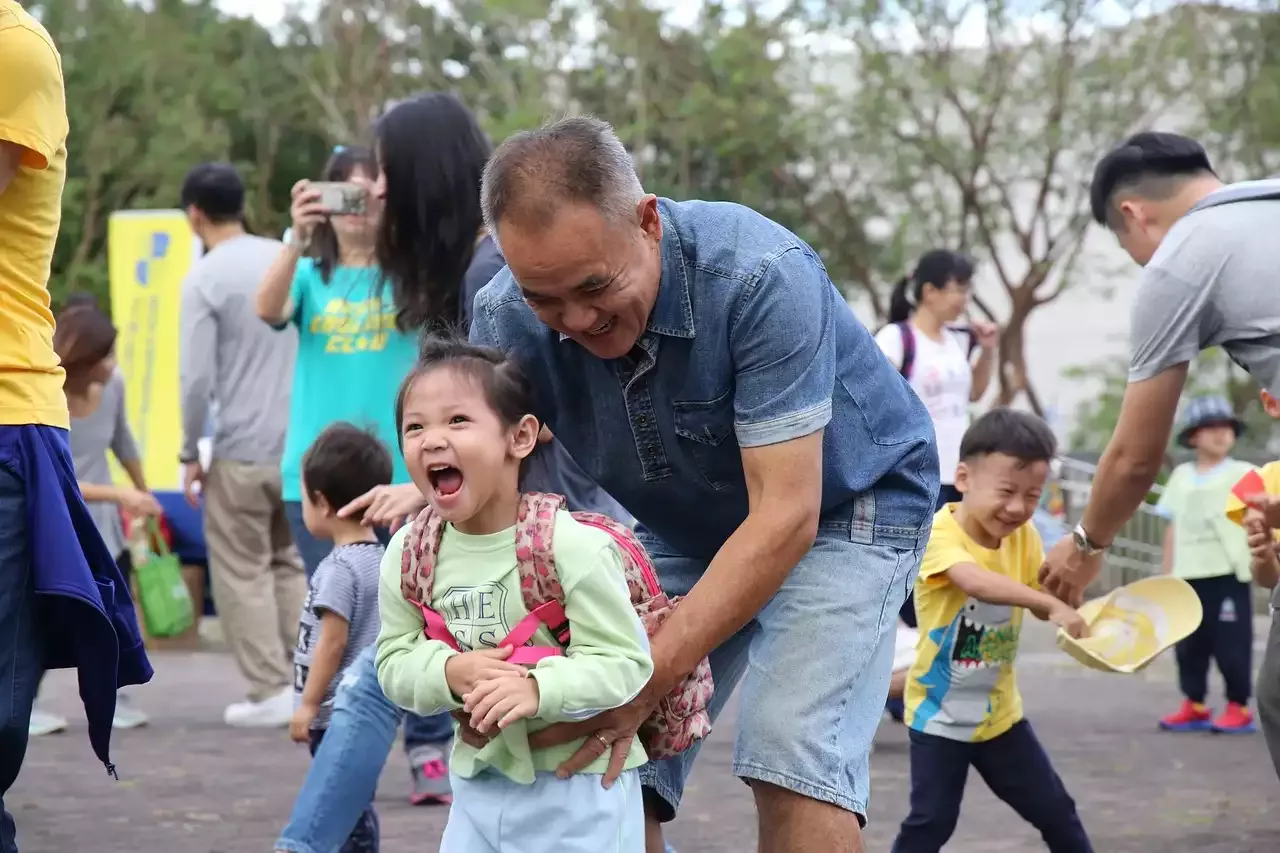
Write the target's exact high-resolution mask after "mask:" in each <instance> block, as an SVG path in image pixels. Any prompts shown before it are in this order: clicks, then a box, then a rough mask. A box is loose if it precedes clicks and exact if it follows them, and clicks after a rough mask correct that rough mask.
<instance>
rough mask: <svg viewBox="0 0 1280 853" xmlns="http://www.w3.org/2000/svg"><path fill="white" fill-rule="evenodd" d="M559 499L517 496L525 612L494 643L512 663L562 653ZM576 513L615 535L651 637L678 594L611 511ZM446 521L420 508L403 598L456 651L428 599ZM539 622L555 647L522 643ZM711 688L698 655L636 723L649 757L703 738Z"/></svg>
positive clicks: (407, 550)
mask: <svg viewBox="0 0 1280 853" xmlns="http://www.w3.org/2000/svg"><path fill="white" fill-rule="evenodd" d="M564 502H565V499H564V497H562V496H561V495H552V494H545V493H542V492H528V493H525V494H524V495H523V496H522V497H521V501H520V510H519V514H518V516H517V520H516V561H517V564H518V567H519V572H520V592H521V595H522V597H523V598H524V605H525V608H526V609H527V610H528V611H529V615H528V616H526V617H525V618H524V619H522V620H521V621H520V623H519V624H518V625H516V627H515V628H513V629H512V630H511V633H510V634H508V635H507V636H506V638H505V639H504V640H502V641H501V642H500V643H499V645H502V646H514V647H515V651H514V652H512V654H511V656H510V657H509V658H507V660H508V661H510V662H512V663H519V664H524V665H526V666H531V665H533V664H535V663H537V662H538V661H539V660H541V659H543V658H545V657H549V656H554V655H562V654H564V646H566V645H568V642H569V622H568V619H567V618H566V617H565V613H564V590H563V589H561V587H560V579H559V577H558V576H557V574H556V563H555V556H554V555H553V554H552V550H551V543H552V534H553V533H554V532H555V520H556V513H557V512H558V511H559V510H560V509H562V508H563V507H564ZM573 518H574V519H575V520H576V521H578V522H579V523H580V524H586V525H588V526H590V527H595V528H599V529H600V530H603V531H605V532H606V533H608V534H609V535H610V536H612V537H613V539H614V542H615V543H616V544H617V546H618V551H619V552H620V553H621V555H622V565H623V571H624V573H625V575H626V581H627V588H628V590H629V591H630V592H631V603H632V605H634V606H635V609H636V613H637V614H638V615H639V616H640V620H641V622H643V623H644V627H645V630H646V631H647V632H648V634H649V635H650V636H653V634H654V633H655V632H656V631H657V630H658V629H659V628H660V627H661V626H662V623H663V622H665V621H666V619H667V617H668V616H670V615H671V612H672V610H673V609H674V608H675V606H676V604H677V603H679V600H680V599H679V598H670V597H668V596H667V594H666V593H664V592H663V591H662V587H661V586H659V584H658V575H657V572H655V571H654V568H653V562H652V560H650V559H649V555H648V554H647V553H645V550H644V546H642V545H641V544H640V542H639V541H637V540H636V538H635V535H634V534H633V533H632V532H631V530H629V529H628V528H627V527H626V526H624V525H622V524H619V523H618V522H616V521H614V520H613V519H611V518H609V517H608V516H605V515H600V514H598V513H592V512H575V513H573ZM444 525H445V522H444V521H443V519H441V518H440V517H439V516H438V515H436V514H435V512H434V511H433V510H432V509H431V507H427V508H426V509H424V510H423V511H422V512H421V513H420V514H419V515H418V517H417V518H416V519H415V520H414V522H413V526H412V528H411V529H410V531H409V533H408V536H407V537H406V539H405V545H404V553H403V556H402V557H401V563H400V590H401V592H402V593H403V595H404V597H405V599H406V600H408V601H411V602H413V604H415V605H416V606H417V607H418V609H419V610H421V611H422V618H423V621H424V622H425V625H426V627H425V629H424V631H423V633H424V634H426V636H427V637H429V638H431V639H433V640H439V641H440V642H442V643H446V644H448V645H449V646H450V647H452V648H454V649H458V650H459V651H461V650H462V649H461V648H460V647H459V646H458V642H457V640H456V639H455V638H454V637H453V635H452V634H451V633H450V632H449V629H448V625H447V623H446V622H445V620H444V617H443V616H441V615H440V614H439V613H437V612H436V611H434V610H432V609H431V608H430V606H429V603H430V601H431V590H432V585H433V580H434V575H435V561H436V556H437V555H438V554H439V551H440V540H441V537H442V536H443V534H444ZM541 625H546V626H547V628H548V630H550V632H551V634H552V636H554V637H555V638H556V639H557V640H558V641H559V642H560V646H558V647H554V648H548V647H539V646H526V645H525V644H526V643H527V642H529V640H530V638H532V637H533V635H534V633H535V632H536V631H537V630H538V628H539V627H540V626H541ZM713 692H714V686H713V684H712V681H711V665H710V663H708V661H707V659H706V658H703V659H702V661H701V662H700V663H699V664H698V666H697V667H696V668H695V669H694V670H693V672H691V673H690V674H689V675H687V676H686V677H685V679H684V680H683V681H682V682H680V684H679V685H678V686H677V687H676V688H675V689H674V690H672V691H671V693H670V694H668V695H667V696H665V697H663V699H662V701H661V702H660V703H659V704H658V708H657V710H655V711H654V713H653V716H651V717H650V718H649V719H648V720H646V721H645V723H644V724H643V725H642V726H641V727H640V732H639V735H640V741H641V743H643V744H644V747H645V751H646V752H648V754H649V757H650V758H654V759H658V758H668V757H670V756H672V755H677V754H679V753H681V752H683V751H684V750H686V749H688V748H689V747H690V746H692V745H693V743H694V742H695V741H697V740H699V739H701V738H703V737H706V735H707V733H708V732H710V731H711V718H710V716H709V715H708V713H707V704H708V702H710V700H711V695H712V693H713Z"/></svg>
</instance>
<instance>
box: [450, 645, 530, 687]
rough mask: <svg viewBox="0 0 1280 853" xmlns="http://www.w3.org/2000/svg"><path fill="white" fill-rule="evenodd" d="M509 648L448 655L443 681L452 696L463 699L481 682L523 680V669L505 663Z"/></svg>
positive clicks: (502, 647) (509, 654)
mask: <svg viewBox="0 0 1280 853" xmlns="http://www.w3.org/2000/svg"><path fill="white" fill-rule="evenodd" d="M511 651H512V649H511V646H501V647H500V648H496V649H479V650H477V651H474V652H463V653H462V654H457V655H450V657H449V659H448V660H446V661H445V662H444V680H445V683H447V684H448V685H449V689H450V690H452V691H453V695H454V696H459V697H465V696H466V695H467V694H468V693H470V692H471V691H472V690H475V688H476V685H477V684H479V683H480V682H481V681H487V680H490V679H494V678H504V677H505V678H511V677H516V678H523V677H524V676H525V668H524V667H522V666H520V665H519V664H516V663H507V658H508V657H510V656H511Z"/></svg>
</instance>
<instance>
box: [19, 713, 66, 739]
mask: <svg viewBox="0 0 1280 853" xmlns="http://www.w3.org/2000/svg"><path fill="white" fill-rule="evenodd" d="M66 729H67V718H66V717H62V716H59V715H58V714H52V713H50V712H48V711H41V710H40V709H39V708H32V709H31V722H30V723H28V724H27V734H28V736H30V737H41V736H43V735H51V734H54V733H56V732H62V731H66Z"/></svg>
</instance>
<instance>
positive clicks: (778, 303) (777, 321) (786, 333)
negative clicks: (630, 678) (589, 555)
mask: <svg viewBox="0 0 1280 853" xmlns="http://www.w3.org/2000/svg"><path fill="white" fill-rule="evenodd" d="M836 310H848V309H847V307H846V306H844V305H843V303H842V301H841V300H839V299H838V298H837V295H836V293H835V291H834V288H833V287H832V285H831V282H830V280H829V279H828V278H827V275H826V273H825V272H824V271H823V269H822V266H821V264H820V263H819V261H818V260H817V259H816V258H814V257H813V256H811V255H810V254H809V253H808V252H807V251H806V250H803V249H800V248H795V249H791V250H788V251H786V252H783V253H782V254H781V255H780V256H778V257H777V258H776V259H775V260H774V261H773V263H772V264H771V265H770V267H769V268H768V269H767V270H765V272H764V273H763V274H762V276H761V279H760V281H758V282H757V283H756V284H755V286H754V287H753V288H752V289H751V290H749V291H748V292H747V293H745V294H744V295H743V297H742V303H741V307H740V308H739V310H738V311H737V314H736V317H735V318H734V319H733V321H732V326H731V328H730V332H729V345H730V347H731V349H732V357H733V363H734V365H735V368H736V370H735V376H734V384H735V388H734V431H735V433H736V434H737V438H738V444H739V446H740V447H741V453H742V470H743V474H744V476H745V479H746V485H747V517H746V519H745V520H744V521H743V522H742V524H741V525H739V527H738V529H737V530H735V531H734V532H733V535H731V536H730V537H729V538H728V540H726V541H725V543H724V545H722V546H721V548H720V550H719V551H718V552H717V553H716V555H715V557H714V558H713V559H712V560H711V564H710V565H709V566H708V567H707V571H706V572H705V573H704V574H703V576H702V577H701V578H700V579H699V580H698V582H697V583H696V584H695V585H694V587H693V589H692V590H691V591H690V593H689V595H688V596H687V597H686V598H685V599H684V601H683V602H682V603H681V605H680V606H679V607H678V608H676V610H675V612H674V613H673V614H672V616H671V617H670V618H669V619H668V620H667V622H666V624H665V625H664V626H663V628H662V630H661V631H660V632H659V633H658V635H657V636H656V637H654V641H653V660H654V670H655V676H654V679H655V682H656V684H657V685H658V686H659V687H662V686H666V685H671V684H675V683H676V682H677V681H678V680H679V679H680V678H681V677H682V676H683V675H684V674H685V673H688V672H689V671H691V670H692V669H693V668H694V667H695V666H697V664H698V661H700V660H702V658H703V657H705V656H706V655H707V653H709V652H710V651H711V650H712V649H714V648H715V647H716V646H718V645H720V643H722V642H724V641H725V640H726V639H728V638H729V637H730V636H732V635H733V633H734V632H735V631H737V630H738V629H739V628H741V627H742V626H743V625H745V624H746V623H747V622H748V621H750V620H751V619H752V617H754V616H755V615H756V613H758V612H759V611H760V608H761V607H763V606H764V604H765V603H766V602H767V601H768V600H769V598H770V597H772V596H773V594H774V593H776V592H777V591H778V588H779V587H781V586H782V583H783V581H785V580H786V578H787V575H788V574H789V573H790V572H791V569H792V568H794V567H795V565H796V563H798V562H799V561H800V559H801V558H802V557H803V556H804V555H805V554H806V553H807V552H808V550H809V548H810V547H812V545H813V541H814V538H815V537H816V536H817V531H818V517H819V515H820V514H821V511H822V437H823V430H824V428H825V427H826V425H827V422H828V421H830V419H831V389H832V387H833V386H834V384H835V381H836V379H835V363H836V357H835V342H834V340H833V339H832V334H831V327H832V324H833V312H834V311H836ZM797 329H804V330H807V331H808V333H807V334H803V335H802V334H796V330H797ZM867 345H868V346H874V344H873V343H872V342H871V340H870V339H868V340H867Z"/></svg>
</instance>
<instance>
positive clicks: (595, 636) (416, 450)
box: [377, 340, 653, 853]
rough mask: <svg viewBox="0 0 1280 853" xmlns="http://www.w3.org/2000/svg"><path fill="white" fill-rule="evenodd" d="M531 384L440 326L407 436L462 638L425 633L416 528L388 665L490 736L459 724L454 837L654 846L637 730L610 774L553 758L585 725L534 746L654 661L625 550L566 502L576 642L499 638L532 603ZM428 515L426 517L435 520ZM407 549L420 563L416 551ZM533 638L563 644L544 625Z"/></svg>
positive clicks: (563, 549)
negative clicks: (412, 582)
mask: <svg viewBox="0 0 1280 853" xmlns="http://www.w3.org/2000/svg"><path fill="white" fill-rule="evenodd" d="M531 409H532V392H531V389H530V387H529V384H528V381H527V379H526V378H525V376H524V374H523V373H522V372H521V371H520V369H519V367H518V366H517V365H516V364H515V362H513V361H510V360H509V359H507V357H506V356H504V355H502V354H501V353H499V352H497V351H495V350H489V349H484V348H479V347H473V346H471V345H469V344H465V343H461V342H454V341H443V340H429V341H428V342H427V343H426V344H424V347H423V352H422V356H421V360H420V361H419V363H418V366H417V367H416V368H415V369H414V370H413V372H412V373H410V375H409V377H408V378H407V379H406V380H405V382H404V384H403V385H402V386H401V391H400V395H399V398H398V399H397V401H396V420H397V422H398V423H399V424H400V436H401V448H402V450H403V453H404V457H405V463H406V465H407V467H408V469H409V475H410V476H411V477H412V478H413V482H414V483H415V484H416V485H417V486H418V488H419V489H421V490H422V493H423V494H424V495H425V496H426V498H427V500H428V502H429V505H430V508H431V510H432V511H433V512H434V513H435V514H436V515H437V516H438V517H439V518H440V519H442V520H443V521H444V523H445V524H444V528H443V533H442V535H441V539H440V544H439V550H438V553H437V555H436V557H435V563H434V577H433V581H432V586H431V594H430V601H429V602H426V601H424V602H423V603H424V604H426V605H427V606H429V607H430V609H431V610H433V611H435V612H436V613H438V614H440V615H441V616H442V617H443V618H444V620H445V622H446V623H447V625H448V630H449V633H450V634H451V635H452V636H453V637H454V638H456V641H457V646H458V647H459V648H460V649H461V651H458V650H457V649H455V648H453V647H452V644H447V643H445V642H442V641H438V640H432V639H428V638H427V637H426V636H425V635H424V627H425V620H424V616H423V613H422V611H421V610H420V609H419V607H418V605H417V604H415V603H414V602H412V601H410V600H408V599H407V598H406V597H405V595H404V593H403V592H402V586H401V582H402V568H401V565H402V556H403V551H404V548H405V540H406V533H408V532H409V528H406V529H405V530H402V531H401V532H400V533H398V534H397V535H396V537H395V538H394V539H392V542H391V546H390V547H389V548H388V550H387V555H386V557H385V559H384V560H383V563H382V580H381V590H380V592H379V609H380V612H381V616H382V630H381V633H380V634H379V635H378V643H377V668H378V681H379V682H380V683H381V685H382V689H383V690H384V691H385V692H386V694H387V697H388V698H389V699H390V700H391V701H393V702H395V703H396V704H398V705H400V706H402V707H405V708H408V709H410V710H412V711H415V712H417V713H421V714H426V713H432V712H435V711H439V710H442V709H444V710H450V711H463V712H464V713H466V714H468V715H470V721H471V725H472V726H473V727H474V728H475V729H477V730H478V731H479V732H481V733H482V734H492V739H491V740H490V741H489V742H488V743H487V745H486V746H485V747H484V748H483V749H476V748H474V747H472V746H470V745H468V744H466V743H465V742H463V741H462V739H461V738H455V741H454V751H453V756H452V759H451V762H450V766H451V772H452V782H453V795H454V802H453V808H452V809H451V811H450V813H449V822H448V825H447V826H446V827H445V831H444V837H443V839H442V841H441V847H440V850H441V851H442V853H483V852H484V851H495V853H496V851H504V850H516V849H519V850H520V851H524V853H530V851H535V850H536V851H548V852H549V851H553V850H554V851H562V853H598V851H602V850H609V851H620V853H641V851H643V850H644V813H643V806H642V801H641V791H640V781H639V776H638V773H637V771H636V768H638V767H639V766H640V765H641V764H643V763H644V762H645V760H646V757H645V754H644V750H643V749H640V748H638V744H637V745H635V746H633V747H632V749H631V752H630V754H629V755H628V757H627V763H626V769H625V772H624V773H623V775H622V776H621V777H619V779H618V781H617V782H616V783H615V784H614V785H613V786H611V787H609V788H605V787H604V786H603V785H602V783H601V781H602V780H601V775H602V774H603V773H604V772H605V770H606V767H607V764H608V756H607V755H605V756H602V757H601V758H600V759H598V760H597V761H596V762H595V763H594V764H592V765H590V766H589V767H587V768H586V770H585V771H583V773H582V774H580V775H577V776H571V777H569V778H567V779H560V778H557V776H556V773H555V770H556V767H557V766H558V765H559V764H560V763H561V762H562V761H564V760H565V759H566V758H568V757H569V756H570V755H572V754H573V753H574V752H575V751H576V750H577V749H578V747H580V746H581V741H577V742H572V743H569V744H565V745H563V746H557V747H550V748H547V749H539V750H531V749H530V747H529V741H528V737H529V734H530V733H531V732H534V731H537V730H538V729H541V728H543V727H545V726H547V725H549V724H551V723H555V722H564V721H569V720H581V719H585V718H587V717H591V716H594V715H595V714H598V713H600V712H601V711H604V710H606V709H609V708H616V707H620V706H622V705H625V704H627V703H628V702H629V701H631V700H632V699H633V698H635V696H636V695H637V694H638V693H639V692H640V690H641V689H642V688H643V687H644V686H645V684H646V683H647V682H648V680H649V677H650V675H652V672H653V664H652V661H651V660H650V658H649V646H648V640H647V638H646V634H645V630H644V626H643V625H642V624H641V622H640V619H639V617H638V616H637V615H636V613H635V610H634V609H633V607H632V604H631V600H630V597H629V595H628V592H627V586H626V581H625V578H624V574H623V567H622V557H621V555H620V553H619V551H618V549H617V546H616V545H615V544H614V540H613V538H612V537H611V536H610V535H609V534H608V533H606V532H604V531H602V530H599V529H596V528H594V527H589V526H587V525H584V524H581V523H579V522H578V521H576V520H575V519H574V518H573V517H572V516H571V515H569V513H567V512H564V511H563V510H562V511H560V512H559V513H558V514H557V515H556V517H555V521H554V525H555V526H554V531H555V532H554V535H553V539H552V551H553V552H554V556H555V566H556V572H557V574H558V576H559V581H560V584H561V586H562V588H563V590H564V613H565V616H566V617H567V619H568V623H569V626H570V630H569V636H570V639H569V644H568V647H567V649H566V650H565V652H564V654H563V656H551V657H545V658H542V659H541V660H539V661H538V662H537V663H536V664H535V665H533V666H532V668H529V669H526V668H525V667H523V666H519V665H516V664H514V663H511V662H508V661H507V660H505V658H506V657H507V656H508V655H509V654H510V649H509V648H507V647H501V643H502V641H503V640H504V638H506V637H507V636H508V634H509V633H510V632H511V630H512V629H513V628H515V627H516V626H517V625H518V624H519V623H520V622H521V621H522V620H523V619H524V618H525V617H526V616H527V615H528V611H527V610H526V609H525V606H524V603H523V599H522V595H521V590H520V574H519V571H518V568H517V557H516V522H517V515H518V513H519V511H520V506H521V502H522V496H521V493H520V490H519V488H518V481H519V477H520V469H521V465H522V463H523V462H524V460H525V459H526V458H527V457H528V456H529V454H530V453H532V452H533V450H534V448H535V446H536V445H537V441H538V430H539V424H538V421H537V419H536V418H535V417H534V416H533V415H532V414H530V411H531ZM425 520H426V516H425V514H424V516H422V517H420V518H419V520H418V521H416V522H415V525H418V524H423V523H425ZM406 565H409V564H408V563H406ZM532 643H533V644H534V645H536V646H550V647H554V646H557V645H558V642H557V640H556V638H555V637H554V636H552V634H551V633H550V631H549V630H548V629H547V627H546V626H545V625H541V626H540V627H539V628H538V630H537V632H536V633H535V634H534V635H533V637H532Z"/></svg>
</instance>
